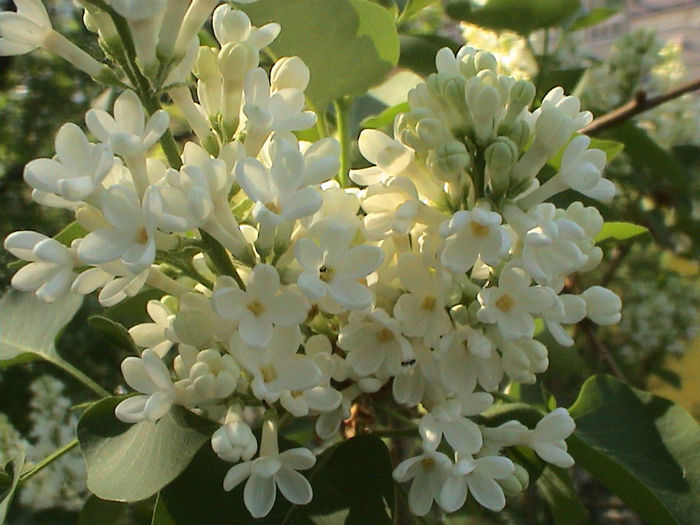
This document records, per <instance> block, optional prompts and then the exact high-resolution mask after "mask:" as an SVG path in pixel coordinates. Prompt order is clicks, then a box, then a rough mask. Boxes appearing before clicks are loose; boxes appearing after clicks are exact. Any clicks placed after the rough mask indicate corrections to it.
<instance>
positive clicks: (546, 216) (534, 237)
mask: <svg viewBox="0 0 700 525" xmlns="http://www.w3.org/2000/svg"><path fill="white" fill-rule="evenodd" d="M529 216H530V218H531V219H532V221H533V223H534V224H535V225H534V226H533V227H532V228H530V229H529V230H528V231H527V232H525V233H523V236H522V251H521V254H520V259H521V264H522V266H523V268H524V269H525V270H526V271H527V272H528V274H529V275H530V276H532V278H533V279H535V281H537V282H538V283H539V284H542V285H546V286H551V287H553V288H555V289H558V288H561V287H562V286H563V281H564V278H565V276H567V275H569V274H570V273H572V272H574V271H576V270H578V269H579V268H581V267H582V266H583V265H585V264H586V263H587V262H588V257H587V256H586V255H585V254H584V253H583V252H582V251H581V249H580V248H579V243H580V242H581V241H582V240H584V239H585V235H586V234H585V232H584V230H583V229H582V228H581V227H580V226H579V225H578V224H577V223H576V222H574V221H572V220H570V219H568V218H567V217H565V216H563V215H562V214H561V213H558V211H557V209H556V207H555V206H554V205H553V204H550V203H544V204H540V205H538V206H536V207H535V208H533V209H532V210H531V211H530V213H529Z"/></svg>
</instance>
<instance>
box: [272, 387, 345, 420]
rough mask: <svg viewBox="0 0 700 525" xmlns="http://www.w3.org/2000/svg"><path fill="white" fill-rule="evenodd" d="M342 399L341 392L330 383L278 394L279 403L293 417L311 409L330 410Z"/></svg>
mask: <svg viewBox="0 0 700 525" xmlns="http://www.w3.org/2000/svg"><path fill="white" fill-rule="evenodd" d="M342 401H343V396H342V394H341V393H340V392H338V391H337V390H336V389H335V388H333V387H331V386H330V385H318V386H315V387H313V388H310V389H308V390H304V391H302V392H300V391H298V390H297V391H292V390H286V391H284V392H282V395H281V396H280V404H281V405H282V406H283V407H284V409H285V410H286V411H287V412H289V413H290V414H292V415H293V416H294V417H304V416H306V415H308V414H309V412H311V411H314V412H319V413H326V412H331V411H333V410H335V409H336V408H338V407H339V406H340V404H341V403H342Z"/></svg>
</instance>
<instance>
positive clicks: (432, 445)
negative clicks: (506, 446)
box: [418, 399, 482, 454]
mask: <svg viewBox="0 0 700 525" xmlns="http://www.w3.org/2000/svg"><path fill="white" fill-rule="evenodd" d="M461 409H462V406H461V403H460V402H459V401H458V400H455V399H451V400H448V401H444V402H443V403H441V404H440V405H438V406H436V407H433V408H432V409H431V410H430V411H429V412H428V413H427V414H425V415H424V416H423V417H422V418H421V420H420V424H419V426H418V430H419V432H420V435H421V438H422V439H423V447H424V449H426V450H432V451H435V450H437V448H438V446H439V445H440V443H441V441H442V438H443V436H444V437H445V440H446V441H447V443H449V445H450V446H451V447H452V448H453V449H454V450H456V451H458V452H460V453H462V454H474V453H476V452H477V451H478V450H479V449H480V448H481V444H482V437H481V430H480V429H479V426H478V425H477V424H476V423H474V422H473V421H471V420H470V419H467V418H466V417H463V416H462V413H461V412H462V410H461Z"/></svg>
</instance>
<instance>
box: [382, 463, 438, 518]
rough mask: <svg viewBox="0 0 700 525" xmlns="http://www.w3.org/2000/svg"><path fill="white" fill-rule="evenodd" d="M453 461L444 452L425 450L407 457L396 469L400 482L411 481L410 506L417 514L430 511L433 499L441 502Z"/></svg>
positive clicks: (395, 475) (422, 514)
mask: <svg viewBox="0 0 700 525" xmlns="http://www.w3.org/2000/svg"><path fill="white" fill-rule="evenodd" d="M451 467H452V462H451V461H450V458H448V457H447V456H446V455H445V454H443V453H442V452H435V451H430V450H425V451H424V452H423V453H422V454H421V455H419V456H415V457H412V458H409V459H406V460H404V461H402V462H401V463H399V464H398V465H397V467H396V468H395V469H394V473H393V477H394V479H395V480H396V481H398V482H399V483H404V482H406V481H411V480H412V482H411V488H410V489H409V490H408V507H409V509H410V510H411V512H412V513H413V514H415V515H416V516H425V515H426V514H427V513H428V512H430V507H431V506H432V504H433V501H436V502H438V503H440V493H441V492H442V490H443V487H444V486H445V483H446V482H447V479H448V476H449V473H450V469H451Z"/></svg>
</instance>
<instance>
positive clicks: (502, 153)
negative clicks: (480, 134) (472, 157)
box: [485, 137, 518, 195]
mask: <svg viewBox="0 0 700 525" xmlns="http://www.w3.org/2000/svg"><path fill="white" fill-rule="evenodd" d="M485 158H486V177H487V181H488V182H489V184H490V185H491V190H492V191H493V193H494V194H495V195H503V194H504V193H505V192H506V190H508V184H509V176H510V172H511V170H512V169H513V166H514V165H515V163H516V162H517V161H518V147H517V146H516V145H515V144H514V143H513V141H512V140H510V139H509V138H507V137H498V139H496V142H494V143H492V144H491V145H490V146H489V147H488V148H486V152H485Z"/></svg>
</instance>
